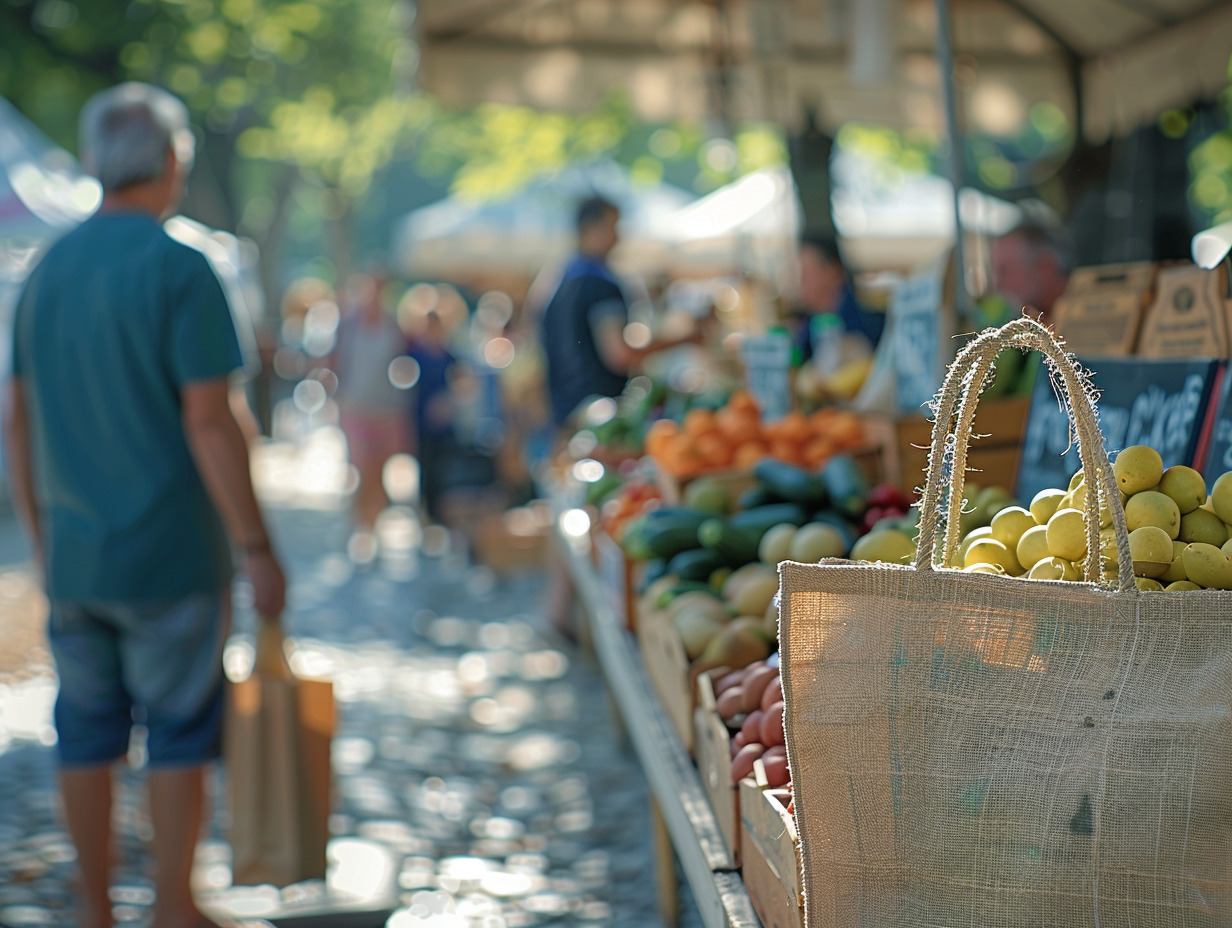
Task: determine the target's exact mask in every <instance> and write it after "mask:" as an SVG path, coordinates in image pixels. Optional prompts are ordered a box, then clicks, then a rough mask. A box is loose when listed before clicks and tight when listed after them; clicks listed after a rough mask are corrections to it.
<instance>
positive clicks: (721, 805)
mask: <svg viewBox="0 0 1232 928" xmlns="http://www.w3.org/2000/svg"><path fill="white" fill-rule="evenodd" d="M727 671H728V669H727V668H726V667H722V668H716V669H714V670H708V671H706V672H705V673H703V674H699V675H698V677H697V708H696V709H694V710H693V732H694V734H693V745H694V749H695V750H694V755H695V756H696V758H697V772H698V775H699V776H700V777H701V781H702V789H703V790H704V791H705V793H706V798H707V799H709V800H710V808H711V809H713V810H714V816H715V818H716V819H718V822H719V831H721V832H722V834H723V843H724V844H725V845H726V846H727V852H728V854H729V855H730V858H731V859H730V865H731V866H732V867H733V868H734V867H739V866H740V791H739V789H738V788H737V787H736V785H735V784H734V783H732V777H731V771H732V765H731V734H730V733H729V732H728V730H727V725H726V724H724V722H723V719H722V718H720V717H719V713H718V710H717V709H716V708H715V702H714V682H715V681H716V680H718V679H719V677H721V676H723V674H725V673H727Z"/></svg>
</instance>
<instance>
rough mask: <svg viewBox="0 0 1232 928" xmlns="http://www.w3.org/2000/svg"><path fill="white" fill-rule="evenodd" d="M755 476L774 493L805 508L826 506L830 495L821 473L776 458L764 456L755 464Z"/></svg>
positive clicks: (759, 482) (761, 484)
mask: <svg viewBox="0 0 1232 928" xmlns="http://www.w3.org/2000/svg"><path fill="white" fill-rule="evenodd" d="M753 478H754V479H755V480H756V481H757V483H758V485H759V486H761V487H764V488H765V489H766V490H768V491H769V492H770V493H772V494H773V495H775V496H777V497H779V498H780V499H783V500H786V501H787V502H789V503H797V504H799V505H801V506H803V507H804V508H805V509H817V508H819V507H821V506H824V505H825V504H826V501H827V500H828V499H829V497H830V494H829V491H828V490H827V489H826V483H825V481H824V480H822V479H821V477H820V476H819V475H817V474H810V473H809V472H808V471H806V470H805V469H804V468H802V467H796V465H794V464H788V463H787V462H786V461H778V460H775V459H774V458H762V459H761V460H760V461H758V462H757V463H756V464H754V465H753Z"/></svg>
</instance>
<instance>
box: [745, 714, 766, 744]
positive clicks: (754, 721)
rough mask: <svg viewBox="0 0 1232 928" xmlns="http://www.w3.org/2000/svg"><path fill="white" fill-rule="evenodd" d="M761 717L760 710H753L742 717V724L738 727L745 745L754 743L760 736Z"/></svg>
mask: <svg viewBox="0 0 1232 928" xmlns="http://www.w3.org/2000/svg"><path fill="white" fill-rule="evenodd" d="M762 715H763V713H762V711H761V710H760V709H755V710H753V711H752V712H750V713H749V714H748V715H746V716H745V717H744V724H743V725H741V726H740V731H741V732H743V733H744V740H745V742H746V743H751V742H753V741H756V740H757V739H758V738H759V737H760V736H761V720H762Z"/></svg>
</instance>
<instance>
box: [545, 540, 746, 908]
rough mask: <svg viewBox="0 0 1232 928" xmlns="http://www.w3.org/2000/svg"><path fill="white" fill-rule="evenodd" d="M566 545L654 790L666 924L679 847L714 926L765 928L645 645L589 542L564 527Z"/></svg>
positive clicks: (600, 652) (602, 660) (602, 659)
mask: <svg viewBox="0 0 1232 928" xmlns="http://www.w3.org/2000/svg"><path fill="white" fill-rule="evenodd" d="M558 539H559V544H560V547H561V549H562V550H563V551H564V556H565V559H566V561H567V563H568V566H569V571H570V573H571V575H572V576H573V581H574V584H575V586H576V588H577V593H578V596H579V598H580V599H581V601H582V603H583V605H584V606H585V609H586V612H587V614H588V616H589V620H590V629H591V634H592V638H593V644H594V649H595V653H596V655H597V657H598V659H599V664H600V666H601V667H602V669H603V674H604V676H605V677H606V679H607V684H608V687H609V689H610V691H611V693H612V697H613V699H614V701H615V703H616V707H617V709H618V710H619V712H620V715H621V718H622V719H623V721H624V724H625V727H626V729H627V730H628V732H629V739H630V741H631V742H632V744H633V749H634V751H635V753H636V754H637V757H638V761H639V762H640V763H641V766H642V770H643V771H644V772H645V774H646V780H647V782H648V784H649V786H650V792H651V799H652V805H653V814H654V818H655V833H656V835H655V844H656V853H657V854H658V867H659V893H660V899H661V900H663V904H664V912H665V916H666V920H668V921H669V922H671V921H672V920H673V913H674V909H675V902H676V898H675V897H676V875H675V866H674V862H673V860H672V850H673V848H674V850H675V856H676V857H678V858H679V860H680V866H681V870H683V872H684V877H685V879H686V880H687V882H688V884H689V889H690V890H691V891H692V893H693V898H694V899H695V900H696V902H697V908H698V910H699V911H700V913H701V917H702V921H703V923H704V924H705V925H706V926H707V928H726V926H731V928H758V926H760V924H761V923H760V921H759V920H758V918H757V913H756V912H755V911H754V910H753V904H752V902H751V901H750V899H749V895H748V893H747V892H746V891H745V888H744V883H743V882H742V881H741V878H740V874H739V873H738V872H736V871H734V870H733V869H731V861H730V858H729V856H728V853H727V850H726V849H725V847H724V844H723V836H722V834H721V832H720V831H719V823H718V820H717V819H716V818H715V816H714V813H713V811H711V808H710V803H709V801H708V800H707V798H706V794H705V792H704V791H703V789H702V783H701V779H700V778H699V777H698V773H697V769H696V768H695V767H694V766H693V761H692V760H691V759H690V757H689V754H688V752H687V751H686V750H685V747H684V744H683V743H682V742H681V740H680V736H679V734H677V732H676V730H675V729H674V728H673V727H672V724H671V722H670V721H669V719H668V718H667V716H666V714H665V713H664V711H663V707H662V706H661V705H660V704H659V700H658V698H657V697H656V696H655V694H654V691H653V690H652V689H651V685H650V679H649V677H647V675H646V671H645V668H644V667H643V665H642V658H641V653H640V652H639V650H638V646H637V641H636V640H635V639H634V637H633V635H632V634H630V633H629V631H628V630H626V628H625V624H624V621H623V619H622V618H620V617H618V616H617V614H616V612H615V610H614V609H613V608H612V605H611V597H610V595H609V594H608V592H607V591H606V589H605V588H604V585H603V583H602V582H601V581H600V579H599V576H598V574H597V573H596V571H595V569H594V567H593V566H592V564H591V561H590V553H589V552H590V543H589V540H588V539H587V538H585V537H583V538H572V537H570V536H568V535H566V534H564V533H562V532H559V529H558Z"/></svg>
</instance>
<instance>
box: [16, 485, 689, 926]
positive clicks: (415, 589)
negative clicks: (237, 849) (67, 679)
mask: <svg viewBox="0 0 1232 928" xmlns="http://www.w3.org/2000/svg"><path fill="white" fill-rule="evenodd" d="M284 476H285V474H284ZM266 489H267V490H268V487H267V488H266ZM265 495H266V498H267V505H268V506H269V507H270V510H271V514H272V521H273V527H274V532H275V535H276V538H277V541H278V544H279V548H280V550H281V551H282V552H283V553H284V556H285V557H286V559H287V561H288V564H289V567H290V570H289V573H290V575H291V578H292V588H291V592H290V597H289V607H288V611H287V613H286V615H285V616H284V624H285V627H286V629H287V631H288V634H289V635H291V636H292V637H293V639H294V642H295V651H294V655H293V659H292V662H293V665H294V666H296V667H297V669H299V670H301V671H303V672H306V673H308V674H310V675H317V674H324V675H328V676H330V677H332V679H333V680H334V688H335V698H336V700H337V703H338V710H339V722H338V730H337V734H336V738H335V741H334V745H333V763H334V774H335V800H334V814H333V816H332V819H331V832H332V834H333V839H332V840H331V843H330V875H329V878H328V880H327V882H326V883H324V884H320V883H317V884H311V883H309V884H301V885H299V886H294V887H288V888H287V889H285V890H283V891H282V892H281V893H280V892H279V891H277V890H275V889H273V888H272V887H268V886H266V887H233V886H231V885H230V882H231V872H230V866H229V849H228V847H227V845H226V844H225V842H224V841H223V840H222V834H223V827H224V822H223V812H222V811H221V810H220V809H219V804H218V803H217V801H215V802H214V804H213V806H214V809H215V812H214V814H213V816H212V819H211V822H210V827H209V832H210V833H209V835H208V837H207V838H206V840H204V841H203V842H202V844H201V846H200V847H199V850H198V866H197V872H196V880H197V885H198V889H199V892H200V895H201V898H202V900H203V902H204V903H205V904H206V905H207V906H209V907H211V908H212V909H213V910H216V911H219V912H221V913H227V914H231V915H236V916H252V917H265V918H269V919H271V920H274V921H275V922H279V921H280V920H286V921H287V922H288V923H289V921H290V919H291V918H292V917H293V916H295V915H297V914H298V915H303V914H305V913H309V912H319V911H323V910H328V911H333V912H341V911H344V910H345V911H350V912H356V911H363V912H373V913H382V914H374V915H372V916H366V919H367V920H364V918H361V917H358V916H355V915H352V916H351V917H350V921H349V922H346V923H347V924H354V925H356V926H362V925H367V924H371V925H382V924H386V923H388V924H389V925H390V926H391V928H417V926H422V928H472V926H473V928H501V926H508V928H517V926H532V925H546V924H576V925H596V926H599V925H603V926H654V925H657V924H659V923H660V920H659V915H658V901H657V895H656V889H655V880H654V869H653V848H652V843H651V837H650V816H649V809H648V799H647V793H646V785H645V781H644V779H643V777H642V774H641V771H640V769H639V767H638V765H637V763H636V760H635V758H634V757H633V756H632V754H631V753H630V751H629V750H628V749H627V748H626V746H625V744H624V742H623V740H622V736H621V733H620V729H619V726H618V725H617V724H616V723H615V721H614V715H613V714H612V713H613V710H612V708H611V705H610V701H609V699H608V698H607V694H606V692H605V689H604V685H603V681H602V677H601V675H600V673H599V670H598V667H597V665H596V664H595V663H594V661H593V659H592V658H590V657H589V656H587V655H585V654H583V653H579V652H578V651H576V650H575V649H572V648H570V647H568V646H567V645H560V644H559V643H557V642H555V641H554V640H553V639H552V637H551V636H550V634H549V633H547V632H546V630H545V626H544V624H543V622H542V620H541V618H540V617H539V615H538V612H537V607H538V603H539V600H540V596H541V588H542V577H541V575H540V574H538V573H535V572H530V573H522V574H516V575H512V576H498V575H496V574H494V573H493V572H492V571H491V570H489V569H487V568H485V567H482V566H476V565H474V564H473V563H472V561H471V559H470V558H469V557H468V556H467V553H466V551H465V550H464V549H463V547H462V546H460V545H458V544H457V538H456V537H455V538H454V539H452V542H451V540H450V538H449V536H448V534H447V533H445V532H443V530H432V529H429V530H428V531H427V532H426V533H425V532H422V531H421V530H420V526H419V524H418V522H417V520H416V519H415V517H414V514H413V513H411V512H410V511H409V510H398V509H394V510H391V511H390V512H388V513H387V514H386V519H385V521H384V522H383V524H382V527H381V531H380V532H379V535H380V539H379V542H380V546H379V553H378V554H377V555H376V556H375V557H373V558H371V560H369V559H368V558H369V555H370V554H371V552H369V551H366V550H363V547H364V546H362V545H361V546H359V547H360V549H359V550H357V549H356V546H355V544H354V543H352V544H351V552H350V555H348V553H347V549H348V541H349V540H350V531H349V522H348V518H347V515H346V512H345V509H344V508H343V507H342V500H341V498H339V497H338V496H337V495H336V494H334V495H333V496H332V497H331V495H330V494H329V493H327V492H325V493H318V494H316V495H313V494H311V493H307V494H306V493H283V494H281V495H280V494H278V493H269V492H267V493H266V494H265ZM15 532H16V530H15V527H14V526H13V525H12V524H11V522H9V523H3V524H2V525H0V554H7V553H10V552H12V551H13V550H14V544H15V543H14V542H13V538H14V536H15ZM16 549H17V550H20V543H19V542H18V543H16ZM357 561H358V562H357ZM245 598H246V590H245V588H244V586H243V584H242V583H241V584H239V585H238V587H237V619H236V633H235V635H234V636H233V638H232V641H231V643H230V645H229V647H228V652H227V663H228V668H229V670H235V669H242V667H243V665H244V664H245V663H246V662H248V661H250V660H251V650H252V648H251V641H252V638H251V635H250V634H249V631H250V629H251V617H250V615H249V614H248V613H247V611H246V609H245ZM43 609H44V607H43V605H42V601H41V597H40V596H39V595H38V593H37V590H36V589H35V587H34V584H33V583H32V581H31V578H30V576H29V573H28V570H27V569H26V567H25V566H24V565H23V564H21V563H17V564H14V565H13V566H11V567H9V568H7V569H0V616H2V618H0V925H5V926H12V928H20V926H55V928H60V926H70V925H72V924H74V920H73V902H72V897H71V880H72V877H73V872H74V854H73V850H72V847H71V844H70V843H69V841H68V839H67V835H66V834H65V832H64V831H63V829H62V827H61V826H60V824H59V819H58V815H57V807H58V799H57V796H56V793H55V787H54V762H53V747H52V745H53V744H54V733H53V731H52V728H51V724H50V721H51V714H50V707H51V701H52V699H53V698H54V692H55V681H54V676H53V674H52V672H51V670H50V668H49V666H48V662H47V656H46V652H45V649H44V648H43V647H42V622H43V615H42V613H43ZM133 755H134V760H136V761H139V756H140V748H139V745H137V746H135V748H134V751H133ZM141 784H142V774H141V772H140V770H139V769H130V768H125V769H123V770H122V772H121V776H120V785H119V789H118V795H117V799H118V801H117V823H118V843H119V852H120V857H121V862H120V863H119V865H118V869H117V872H116V879H117V883H116V887H115V889H114V892H113V898H114V901H115V917H116V919H117V923H118V924H121V925H131V926H140V925H143V924H145V923H146V921H147V920H148V911H149V906H150V904H151V903H152V901H153V890H152V882H151V879H150V861H149V860H148V859H147V858H146V857H145V856H144V855H143V849H142V848H143V845H142V842H143V840H144V839H146V838H148V836H149V823H148V820H147V818H146V816H145V812H144V810H143V808H142V804H141V800H140V796H141ZM219 785H220V777H215V778H214V779H213V781H212V789H213V791H214V794H215V797H214V798H215V800H217V797H218V792H219ZM390 912H392V913H393V914H392V915H389V913H390ZM386 916H389V917H388V918H387V917H386ZM330 923H337V924H343V921H342V919H341V917H340V916H337V917H335V918H334V920H333V921H327V922H323V923H322V924H330ZM682 924H683V925H685V926H691V925H696V924H700V919H699V918H698V916H697V913H696V910H695V909H694V908H693V907H692V904H691V901H690V900H689V898H688V894H687V888H686V889H685V891H684V893H683V898H682Z"/></svg>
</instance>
